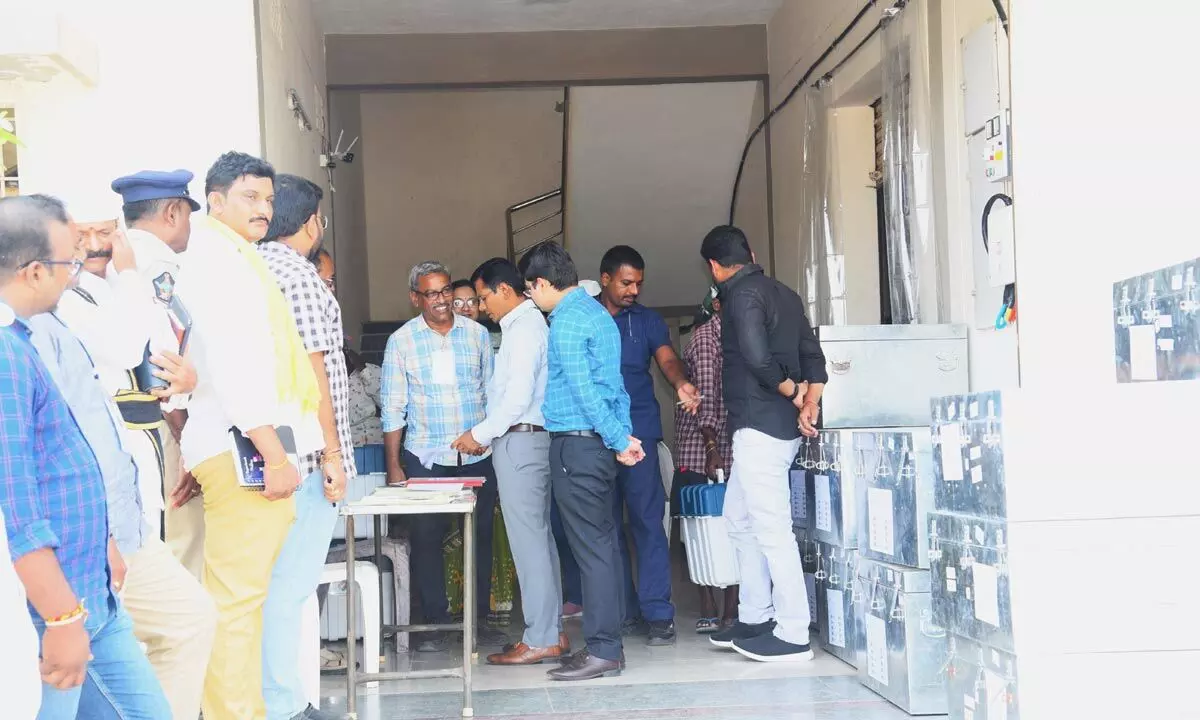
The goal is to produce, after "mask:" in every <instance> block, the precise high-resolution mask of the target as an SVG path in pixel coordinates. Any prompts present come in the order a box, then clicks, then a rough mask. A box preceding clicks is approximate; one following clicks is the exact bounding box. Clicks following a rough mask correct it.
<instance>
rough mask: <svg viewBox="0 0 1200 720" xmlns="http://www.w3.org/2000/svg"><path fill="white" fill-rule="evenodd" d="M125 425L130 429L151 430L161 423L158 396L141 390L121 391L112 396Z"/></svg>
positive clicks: (160, 405)
mask: <svg viewBox="0 0 1200 720" xmlns="http://www.w3.org/2000/svg"><path fill="white" fill-rule="evenodd" d="M113 400H115V401H116V403H117V409H118V410H120V412H121V419H122V420H124V421H125V427H127V428H130V429H131V430H153V429H155V428H158V427H160V426H161V425H162V422H163V413H162V404H161V403H159V401H158V398H156V397H154V396H153V395H150V394H148V393H143V392H128V391H127V392H121V393H117V395H116V396H115V397H114V398H113Z"/></svg>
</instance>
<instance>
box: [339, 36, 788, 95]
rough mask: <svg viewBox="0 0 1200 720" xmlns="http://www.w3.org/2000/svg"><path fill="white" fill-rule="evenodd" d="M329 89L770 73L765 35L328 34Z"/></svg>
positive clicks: (684, 77) (564, 82)
mask: <svg viewBox="0 0 1200 720" xmlns="http://www.w3.org/2000/svg"><path fill="white" fill-rule="evenodd" d="M326 49H327V58H328V77H329V84H330V85H334V86H361V85H431V84H432V85H445V84H476V85H478V84H484V83H535V82H536V83H558V84H566V83H569V82H582V81H595V80H612V79H622V80H633V79H639V78H652V79H666V78H670V79H686V78H703V77H745V76H754V75H762V74H765V73H766V71H767V62H766V30H765V28H764V27H763V26H761V25H747V26H739V27H702V28H661V29H641V30H596V31H573V32H532V33H484V34H470V35H451V34H445V35H330V36H328V37H327V38H326Z"/></svg>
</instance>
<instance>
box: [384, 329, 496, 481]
mask: <svg viewBox="0 0 1200 720" xmlns="http://www.w3.org/2000/svg"><path fill="white" fill-rule="evenodd" d="M443 353H448V354H446V355H443ZM450 354H452V356H453V367H450V365H449V359H450ZM492 354H493V350H492V339H491V336H489V335H488V331H487V329H486V328H484V327H483V326H482V325H480V324H479V323H477V322H475V321H474V320H469V319H467V318H464V317H462V316H460V315H455V316H454V327H453V328H452V329H451V330H450V333H449V334H448V335H442V334H441V333H438V332H436V331H435V330H433V329H432V328H430V327H429V325H428V324H427V323H426V322H425V318H423V317H421V316H420V315H418V316H417V317H415V318H413V319H412V320H409V321H408V322H406V323H405V324H404V325H402V326H401V327H400V329H399V330H397V331H396V332H394V333H392V336H391V337H390V338H388V343H387V349H386V350H385V351H384V354H383V387H382V388H381V391H380V400H381V403H382V405H383V408H382V409H383V431H384V432H385V433H387V432H394V431H396V430H401V429H404V428H406V427H407V428H408V432H406V433H405V435H404V447H405V449H406V450H408V451H409V452H410V453H412V454H413V455H416V456H417V457H418V458H421V462H422V464H424V465H425V466H426V467H428V466H429V465H430V464H436V465H444V466H447V467H454V466H455V465H456V464H457V463H458V453H457V452H456V451H454V450H451V449H450V443H452V442H454V441H455V440H457V439H458V436H459V435H462V434H463V433H464V432H466V431H467V430H470V429H471V428H473V427H475V426H476V425H477V424H479V422H480V421H481V420H483V417H484V414H485V409H486V407H487V390H486V388H487V383H488V381H489V380H491V377H492ZM439 361H445V362H443V363H441V364H439ZM435 366H436V367H435ZM485 457H488V454H487V453H485V454H484V455H479V456H472V455H463V456H462V461H463V464H464V465H465V464H468V463H474V462H478V461H479V460H482V459H483V458H485Z"/></svg>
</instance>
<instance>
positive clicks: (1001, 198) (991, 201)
mask: <svg viewBox="0 0 1200 720" xmlns="http://www.w3.org/2000/svg"><path fill="white" fill-rule="evenodd" d="M997 202H1002V203H1004V204H1005V205H1007V206H1008V207H1012V204H1013V199H1012V198H1011V197H1009V196H1008V195H1005V194H1004V193H996V194H995V195H993V196H991V197H990V198H988V201H987V203H986V204H984V206H983V220H982V223H983V227H982V230H983V250H984V252H987V251H988V216H990V215H991V214H992V206H993V205H995V204H996V203H997ZM1016 302H1017V286H1016V284H1014V283H1008V284H1007V285H1005V286H1004V300H1003V304H1004V306H1005V307H1010V308H1011V307H1013V305H1014V304H1016Z"/></svg>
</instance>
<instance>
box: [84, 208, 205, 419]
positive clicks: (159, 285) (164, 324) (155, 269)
mask: <svg viewBox="0 0 1200 720" xmlns="http://www.w3.org/2000/svg"><path fill="white" fill-rule="evenodd" d="M126 237H128V239H129V246H130V247H132V248H133V255H134V258H135V260H136V262H137V271H138V274H139V275H141V276H142V279H143V280H144V281H145V282H146V283H148V284H149V286H150V290H151V293H152V295H153V302H152V303H151V305H152V306H153V311H152V313H151V314H152V315H153V318H152V321H153V322H152V326H151V328H150V352H151V353H158V352H161V351H163V350H169V351H171V352H173V353H178V352H179V341H180V337H179V335H178V334H177V333H176V330H175V327H174V326H173V325H172V323H171V320H170V315H169V311H168V307H169V306H170V305H171V301H172V299H173V298H174V296H175V286H176V284H177V283H178V281H179V262H180V259H181V258H182V257H183V256H182V255H180V254H179V253H176V252H175V251H174V250H172V249H171V248H170V246H168V245H167V244H166V243H165V242H163V241H162V240H161V239H160V238H159V237H158V236H157V235H155V234H154V233H151V232H147V231H145V230H139V229H137V228H129V230H127V231H126ZM184 310H185V311H186V310H187V308H186V306H185V307H184ZM68 325H70V323H68ZM85 344H86V343H85ZM103 374H104V373H103V370H101V376H103ZM187 400H188V398H187V396H186V395H175V396H173V397H172V398H171V399H170V400H167V401H166V402H164V403H163V410H164V411H170V410H180V409H183V408H186V407H187Z"/></svg>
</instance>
